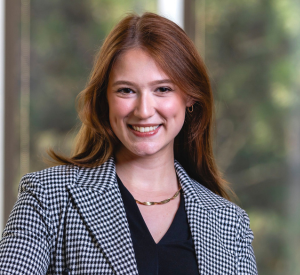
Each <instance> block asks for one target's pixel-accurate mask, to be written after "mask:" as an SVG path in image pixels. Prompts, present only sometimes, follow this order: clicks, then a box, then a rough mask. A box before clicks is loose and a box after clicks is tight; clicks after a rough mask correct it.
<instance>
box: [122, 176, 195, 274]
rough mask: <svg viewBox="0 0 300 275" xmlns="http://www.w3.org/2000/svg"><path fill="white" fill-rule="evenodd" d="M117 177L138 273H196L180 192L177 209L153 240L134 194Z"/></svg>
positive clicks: (193, 252) (190, 238) (182, 198)
mask: <svg viewBox="0 0 300 275" xmlns="http://www.w3.org/2000/svg"><path fill="white" fill-rule="evenodd" d="M117 180H118V185H119V189H120V192H121V195H122V199H123V203H124V207H125V211H126V216H127V220H128V224H129V229H130V233H131V238H132V243H133V248H134V252H135V257H136V262H137V267H138V271H139V274H141V275H163V274H164V275H165V274H176V275H183V274H189V275H195V274H199V271H198V266H197V258H196V255H195V249H194V244H193V240H192V236H191V232H190V228H189V224H188V220H187V216H186V212H185V206H184V196H183V194H182V192H180V204H179V207H178V210H177V212H176V214H175V216H174V219H173V221H172V223H171V225H170V227H169V229H168V230H167V232H166V233H165V234H164V236H163V237H162V238H161V239H160V241H159V242H158V243H155V241H154V239H153V237H152V235H151V233H150V231H149V229H148V227H147V225H146V223H145V221H144V218H143V216H142V214H141V212H140V210H139V208H138V206H137V203H136V202H135V199H134V197H133V196H132V195H131V193H130V192H129V191H128V189H127V188H126V187H125V186H124V185H123V183H122V181H121V180H120V178H119V177H118V176H117ZM149 207H151V206H149Z"/></svg>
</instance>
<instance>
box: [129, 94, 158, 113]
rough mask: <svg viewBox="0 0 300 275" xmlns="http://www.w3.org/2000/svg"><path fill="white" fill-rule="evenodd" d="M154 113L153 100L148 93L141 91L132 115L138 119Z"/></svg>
mask: <svg viewBox="0 0 300 275" xmlns="http://www.w3.org/2000/svg"><path fill="white" fill-rule="evenodd" d="M154 113H155V101H154V99H153V97H152V96H151V94H150V93H141V94H140V95H139V97H138V98H137V101H136V106H135V109H134V115H135V116H136V117H138V118H140V119H147V118H149V117H152V116H153V115H154Z"/></svg>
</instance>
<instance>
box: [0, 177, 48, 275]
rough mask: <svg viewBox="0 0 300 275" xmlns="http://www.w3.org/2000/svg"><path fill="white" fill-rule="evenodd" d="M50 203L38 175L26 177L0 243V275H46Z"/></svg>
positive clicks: (21, 183)
mask: <svg viewBox="0 0 300 275" xmlns="http://www.w3.org/2000/svg"><path fill="white" fill-rule="evenodd" d="M48 203H49V200H48V199H47V195H46V194H45V190H44V188H43V186H42V185H41V184H40V183H39V181H38V179H37V177H36V173H32V174H27V175H25V176H24V177H23V178H22V179H21V182H20V185H19V194H18V200H17V202H16V203H15V205H14V207H13V210H12V212H11V214H10V216H9V219H8V222H7V224H6V227H5V229H4V231H3V233H2V239H1V241H0V275H2V274H46V272H47V269H48V266H49V262H50V250H51V218H50V213H49V207H48Z"/></svg>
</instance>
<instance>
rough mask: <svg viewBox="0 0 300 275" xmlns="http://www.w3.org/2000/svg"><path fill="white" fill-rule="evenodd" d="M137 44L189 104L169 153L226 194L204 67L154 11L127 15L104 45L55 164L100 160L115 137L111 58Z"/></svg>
mask: <svg viewBox="0 0 300 275" xmlns="http://www.w3.org/2000/svg"><path fill="white" fill-rule="evenodd" d="M137 47H138V48H141V49H143V50H144V51H146V52H147V53H148V54H149V55H150V56H151V57H152V58H153V59H154V60H155V61H156V62H157V64H158V65H159V66H160V67H161V69H162V70H163V71H164V72H165V73H166V74H167V75H168V76H169V77H170V78H171V79H172V80H173V81H174V83H175V84H176V85H177V86H179V87H180V88H181V90H183V91H184V92H185V93H186V94H187V95H188V96H189V97H190V98H191V99H192V100H193V102H194V105H193V112H192V113H189V112H187V113H186V118H185V122H184V125H183V127H182V129H181V131H180V133H179V134H178V136H177V137H176V138H175V142H174V155H175V158H176V159H177V160H178V161H179V162H180V164H181V165H182V166H183V167H184V169H185V170H186V172H187V173H188V174H189V176H190V177H191V178H193V179H195V180H197V181H198V182H200V183H201V184H202V185H204V186H206V187H207V188H208V189H210V190H211V191H213V192H214V193H216V194H218V195H220V196H222V197H226V198H229V196H228V194H227V193H226V190H225V187H226V182H225V181H224V180H223V179H222V177H221V176H220V173H219V171H218V169H217V166H216V164H215V160H214V156H213V150H212V137H211V129H212V121H213V106H214V104H213V95H212V90H211V85H210V81H209V78H208V75H207V72H206V68H205V65H204V63H203V61H202V59H201V57H200V55H199V54H198V52H197V50H196V48H195V46H194V44H193V42H192V41H191V40H190V39H189V38H188V36H187V35H186V33H185V32H184V31H183V30H182V29H181V28H180V27H179V26H177V25H176V24H175V23H174V22H172V21H170V20H168V19H166V18H164V17H161V16H159V15H156V14H153V13H144V14H143V15H142V16H137V15H128V16H126V17H125V18H124V19H123V20H121V21H120V22H119V23H118V24H117V25H116V26H115V28H114V29H113V30H112V31H111V32H110V34H109V35H108V37H107V38H106V40H105V41H104V43H103V46H102V47H101V49H100V51H99V53H98V55H97V57H96V59H95V64H94V68H93V70H92V73H91V76H90V80H89V83H88V84H87V87H86V88H85V89H84V90H83V91H82V92H81V93H80V94H79V101H78V103H79V104H78V112H79V117H80V119H81V121H82V126H81V129H80V131H79V133H78V135H77V143H76V146H75V150H74V154H73V156H72V157H64V156H60V155H58V154H56V153H54V152H53V151H50V153H49V154H50V156H51V157H52V158H53V159H54V161H55V162H56V163H60V164H73V165H78V166H85V167H93V166H97V165H100V164H102V163H104V162H105V161H106V160H107V159H108V158H109V157H110V156H112V155H113V153H114V151H115V150H116V146H117V145H118V144H119V141H118V139H117V137H116V136H115V134H114V133H113V131H112V129H111V126H110V123H109V114H108V102H107V98H106V93H107V85H108V78H109V74H110V71H111V68H112V66H113V63H114V61H115V60H116V59H117V58H118V56H120V54H121V53H123V52H124V51H126V50H129V49H132V48H137Z"/></svg>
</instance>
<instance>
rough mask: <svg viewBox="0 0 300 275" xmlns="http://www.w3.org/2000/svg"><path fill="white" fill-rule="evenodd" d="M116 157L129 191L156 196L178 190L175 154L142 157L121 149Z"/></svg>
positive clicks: (119, 170) (123, 180)
mask: <svg viewBox="0 0 300 275" xmlns="http://www.w3.org/2000/svg"><path fill="white" fill-rule="evenodd" d="M115 159H116V170H117V174H118V176H119V177H120V179H121V180H122V182H123V184H124V185H125V186H126V188H127V189H128V190H129V191H133V192H134V193H144V192H146V193H152V194H153V195H154V196H155V194H157V195H158V194H166V193H168V194H169V193H172V192H173V191H175V192H176V190H178V183H177V176H176V171H175V168H174V155H173V154H172V155H170V154H165V155H160V156H146V157H144V156H143V157H140V156H136V155H132V154H130V153H128V152H126V153H124V152H121V151H120V152H118V153H117V154H116V155H115Z"/></svg>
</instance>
